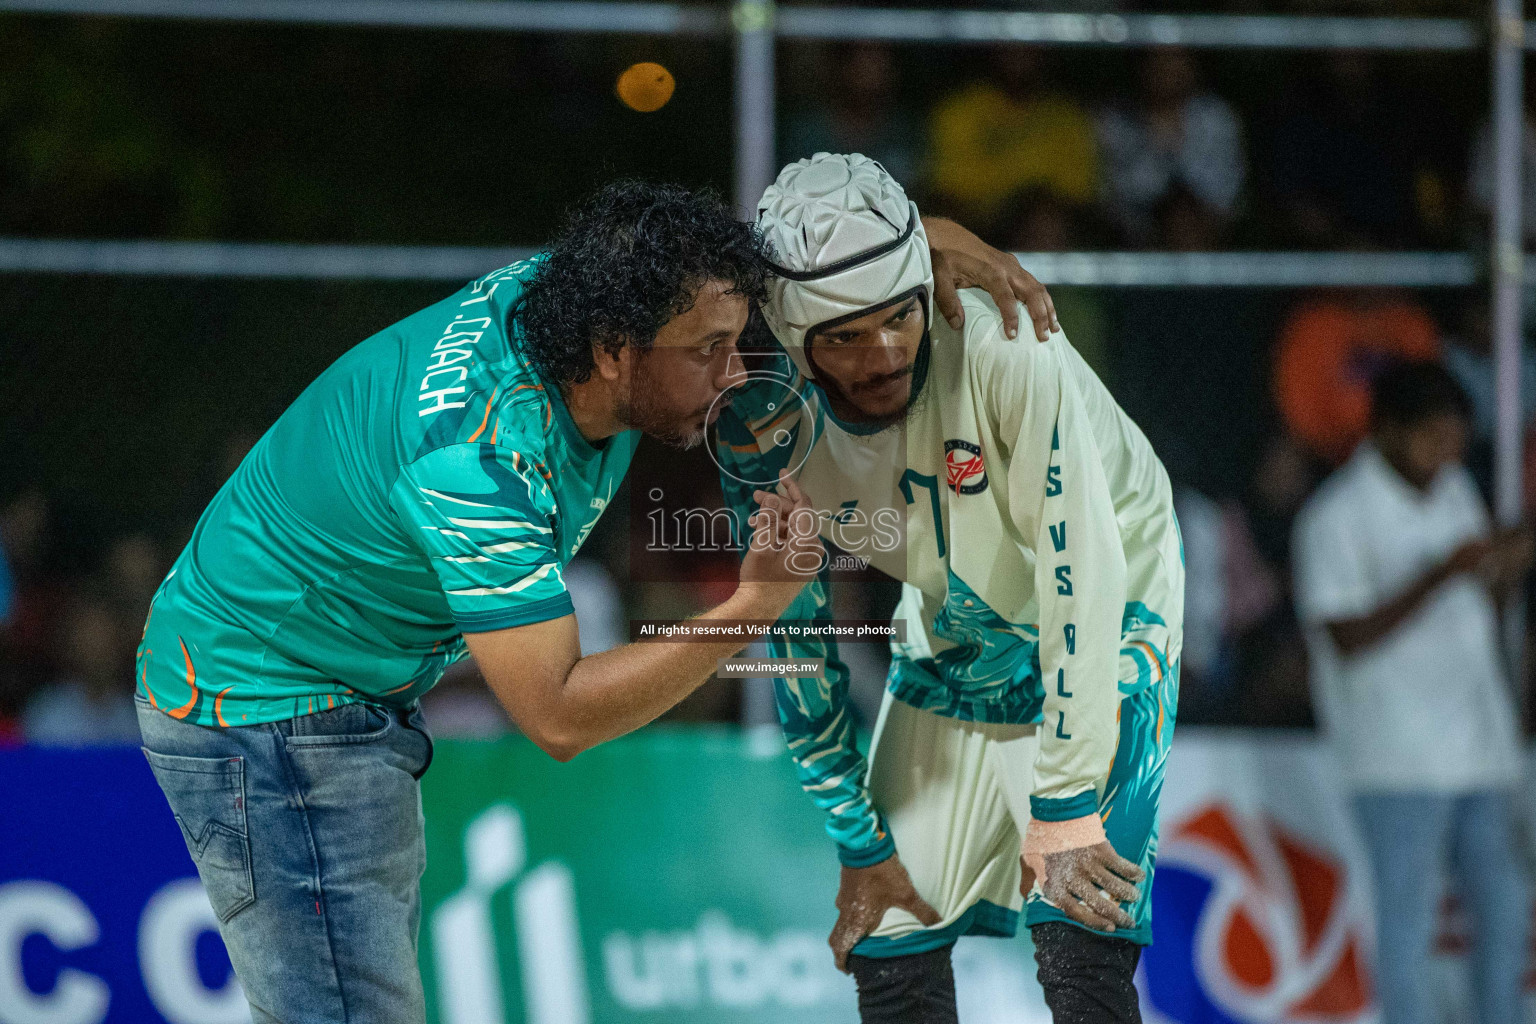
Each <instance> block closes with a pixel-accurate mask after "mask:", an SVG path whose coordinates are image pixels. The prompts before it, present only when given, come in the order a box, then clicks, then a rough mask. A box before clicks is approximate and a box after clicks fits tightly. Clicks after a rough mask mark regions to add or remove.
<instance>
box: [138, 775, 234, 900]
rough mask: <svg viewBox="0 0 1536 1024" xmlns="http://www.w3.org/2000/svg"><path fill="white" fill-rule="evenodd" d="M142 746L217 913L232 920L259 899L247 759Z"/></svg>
mask: <svg viewBox="0 0 1536 1024" xmlns="http://www.w3.org/2000/svg"><path fill="white" fill-rule="evenodd" d="M140 749H142V750H143V751H144V756H145V757H146V758H148V760H149V767H150V770H151V771H153V772H154V773H155V780H156V781H157V782H159V783H160V788H161V789H162V790H163V791H164V792H165V797H166V800H167V801H169V802H170V805H171V813H172V814H174V815H175V817H176V824H177V825H179V826H181V837H182V838H183V839H184V840H186V843H187V852H188V853H190V854H191V855H192V861H193V863H195V864H196V865H197V873H198V875H199V876H200V877H201V878H202V880H203V888H204V889H206V890H207V892H208V902H209V903H211V904H213V912H214V914H216V915H217V916H218V918H219V920H220V921H221V922H224V921H228V920H229V919H230V918H232V917H234V916H235V915H236V914H238V913H239V912H240V911H242V910H244V909H245V908H246V907H248V906H250V905H251V904H252V903H254V902H256V884H255V880H254V878H253V876H252V871H251V840H250V833H249V832H248V830H247V825H246V813H245V759H244V758H242V757H183V756H180V755H173V754H160V753H156V752H155V751H153V750H150V749H148V748H147V747H143V748H140Z"/></svg>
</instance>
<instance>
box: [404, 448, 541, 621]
mask: <svg viewBox="0 0 1536 1024" xmlns="http://www.w3.org/2000/svg"><path fill="white" fill-rule="evenodd" d="M390 503H391V505H392V506H393V507H394V509H395V512H396V513H397V514H398V515H399V516H400V519H401V522H402V523H403V524H404V525H405V528H406V529H407V530H409V531H411V534H412V536H413V537H414V538H415V543H416V544H417V545H418V546H419V547H420V549H421V550H422V552H423V553H425V554H426V556H427V557H428V558H429V559H431V562H432V568H433V570H434V571H435V572H436V573H437V576H438V579H439V580H441V581H442V585H443V593H444V594H445V595H446V596H447V598H448V608H449V610H450V611H451V612H452V613H453V618H454V621H455V622H457V623H458V626H459V628H460V629H461V630H463V631H464V632H466V633H483V632H487V631H489V630H493V629H506V628H508V627H510V626H524V625H528V624H529V623H533V622H543V621H545V620H547V619H557V618H559V617H561V616H562V615H569V614H571V611H572V608H571V597H570V595H569V594H568V593H566V590H565V582H564V580H563V579H561V574H560V560H559V556H558V554H557V552H556V549H555V532H554V530H555V499H554V495H553V493H552V492H551V490H550V488H549V486H548V485H547V484H546V483H545V481H544V479H543V478H542V477H541V476H539V474H538V472H537V471H536V470H535V469H534V467H533V465H532V464H531V463H530V461H529V460H528V459H526V458H523V457H521V456H520V455H519V454H518V453H517V452H516V451H515V450H513V449H510V448H506V447H504V446H500V445H494V444H469V443H462V444H453V445H448V446H446V447H443V448H438V449H436V450H434V451H431V452H428V453H427V454H426V455H423V456H422V457H421V458H419V459H417V460H416V461H414V462H412V463H410V464H408V465H406V466H404V467H402V469H401V471H400V477H399V479H398V480H397V481H396V483H395V488H394V490H393V491H392V492H391V495H390Z"/></svg>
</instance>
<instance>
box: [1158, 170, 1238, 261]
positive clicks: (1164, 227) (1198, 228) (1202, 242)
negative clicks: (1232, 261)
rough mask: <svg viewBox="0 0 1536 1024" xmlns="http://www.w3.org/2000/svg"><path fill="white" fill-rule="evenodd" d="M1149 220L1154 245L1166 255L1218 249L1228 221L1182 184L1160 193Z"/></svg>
mask: <svg viewBox="0 0 1536 1024" xmlns="http://www.w3.org/2000/svg"><path fill="white" fill-rule="evenodd" d="M1152 218H1153V226H1154V229H1155V234H1154V238H1153V243H1154V245H1155V247H1156V248H1158V249H1162V250H1165V251H1168V252H1211V251H1212V250H1215V249H1220V248H1221V246H1222V242H1223V240H1224V238H1225V235H1226V230H1227V218H1226V217H1225V216H1223V215H1222V214H1221V213H1220V212H1219V211H1217V210H1215V209H1213V208H1212V207H1211V206H1209V205H1208V204H1206V203H1205V201H1204V200H1202V199H1201V198H1200V197H1199V196H1197V195H1195V193H1194V192H1192V191H1191V190H1190V189H1189V187H1188V186H1186V185H1185V184H1184V183H1183V182H1181V181H1179V182H1174V184H1173V185H1172V186H1171V187H1170V188H1169V189H1168V191H1167V192H1165V193H1163V196H1162V198H1161V199H1159V200H1158V201H1157V205H1156V206H1154V207H1153V208H1152Z"/></svg>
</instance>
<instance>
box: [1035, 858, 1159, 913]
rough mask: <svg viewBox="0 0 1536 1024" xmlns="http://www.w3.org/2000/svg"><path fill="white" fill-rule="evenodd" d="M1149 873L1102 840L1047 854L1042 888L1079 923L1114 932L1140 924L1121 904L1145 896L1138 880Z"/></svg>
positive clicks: (1133, 901) (1048, 897)
mask: <svg viewBox="0 0 1536 1024" xmlns="http://www.w3.org/2000/svg"><path fill="white" fill-rule="evenodd" d="M1024 870H1025V873H1026V875H1027V876H1028V878H1029V881H1030V882H1031V883H1033V881H1034V874H1033V872H1031V871H1030V870H1029V868H1028V866H1027V865H1026V867H1025V869H1024ZM1146 877H1147V876H1146V873H1145V872H1144V871H1142V870H1141V868H1139V867H1137V866H1136V865H1135V864H1132V863H1131V862H1130V861H1128V860H1126V859H1125V858H1124V857H1122V856H1120V855H1119V854H1118V853H1116V852H1115V848H1114V847H1113V846H1110V845H1109V844H1108V843H1099V844H1098V845H1096V846H1080V847H1078V848H1077V849H1075V850H1063V851H1061V852H1060V853H1048V854H1046V855H1045V881H1044V883H1043V884H1042V885H1041V889H1042V891H1043V892H1044V893H1045V898H1046V899H1048V900H1050V901H1051V903H1053V904H1054V905H1055V906H1056V907H1057V909H1059V910H1060V911H1061V912H1062V913H1063V914H1066V915H1067V916H1068V917H1070V918H1071V919H1072V920H1074V921H1076V922H1077V923H1078V924H1081V925H1086V926H1087V927H1089V928H1093V929H1096V930H1098V931H1101V932H1112V931H1114V930H1115V929H1116V928H1131V927H1133V926H1134V925H1135V924H1136V922H1135V921H1133V920H1132V919H1131V915H1130V914H1127V913H1126V912H1125V911H1124V910H1123V909H1121V907H1120V904H1122V903H1135V902H1136V901H1137V900H1139V899H1141V890H1140V889H1138V888H1137V883H1139V882H1142V881H1144V880H1145V879H1146ZM1025 895H1028V890H1025Z"/></svg>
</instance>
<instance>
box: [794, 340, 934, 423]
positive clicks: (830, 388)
mask: <svg viewBox="0 0 1536 1024" xmlns="http://www.w3.org/2000/svg"><path fill="white" fill-rule="evenodd" d="M929 354H930V350H929V339H928V332H927V331H926V330H924V331H923V338H922V340H921V341H920V342H918V346H917V355H916V356H915V357H914V358H913V360H912V362H911V363H910V364H908V366H907V367H906V369H904V370H900V371H898V372H897V373H894V374H886V375H884V376H882V377H879V378H877V379H875V380H872V381H864V382H861V383H860V384H858V385H855V388H854V393H853V395H852V396H850V395H849V394H848V393H847V392H845V391H844V390H843V389H842V388H840V387H839V386H838V384H837V382H836V381H834V380H833V379H832V378H831V377H830V376H829V375H827V374H825V373H818V374H817V375H816V386H817V387H818V388H820V389H821V390H822V391H824V392H826V393H827V394H828V396H829V397H830V398H836V399H837V401H838V403H839V404H841V405H843V406H845V407H848V408H852V409H857V410H858V411H859V417H858V419H857V423H858V424H859V426H861V427H868V428H870V430H871V431H872V432H874V433H879V432H881V431H884V430H889V429H890V428H891V427H895V426H899V425H900V424H903V423H905V422H906V421H907V417H909V416H911V415H912V413H913V412H914V411H915V410H916V409H917V408H918V406H919V405H920V403H921V402H922V401H923V399H924V398H925V397H926V393H927V389H926V388H925V387H924V385H925V384H927V383H928V359H929ZM806 356H807V358H808V359H809V360H810V363H811V367H812V369H814V368H815V365H816V361H815V358H814V357H812V356H811V355H810V351H809V350H807V352H806ZM902 376H905V377H908V378H909V379H910V381H911V383H910V384H909V385H908V391H907V400H906V402H905V403H904V404H903V405H902V406H901V407H900V408H899V409H897V410H895V411H894V412H890V413H887V414H885V415H884V416H871V415H869V414H867V413H865V412H864V410H863V409H862V408H860V406H859V403H858V400H857V399H858V389H859V388H863V387H869V388H877V387H880V386H882V385H884V384H885V383H886V382H887V381H889V380H890V379H891V378H892V377H902Z"/></svg>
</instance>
